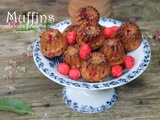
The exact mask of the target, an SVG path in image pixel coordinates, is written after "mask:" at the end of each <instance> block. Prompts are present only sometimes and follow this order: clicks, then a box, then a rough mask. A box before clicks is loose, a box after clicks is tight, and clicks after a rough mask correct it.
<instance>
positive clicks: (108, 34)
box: [104, 27, 113, 38]
mask: <svg viewBox="0 0 160 120" xmlns="http://www.w3.org/2000/svg"><path fill="white" fill-rule="evenodd" d="M104 34H105V37H106V38H113V32H112V30H111V28H110V27H107V28H105V29H104Z"/></svg>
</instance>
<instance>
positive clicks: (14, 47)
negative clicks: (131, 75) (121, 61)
mask: <svg viewBox="0 0 160 120" xmlns="http://www.w3.org/2000/svg"><path fill="white" fill-rule="evenodd" d="M67 6H68V1H66V0H47V1H46V0H39V1H37V0H32V2H31V1H29V2H24V1H19V0H10V1H8V2H5V0H1V2H0V24H1V25H5V24H6V14H7V12H8V11H12V12H13V11H16V12H17V13H19V14H22V13H23V12H25V11H38V12H39V13H41V14H45V15H49V14H53V15H54V16H55V20H56V21H55V23H56V22H59V21H62V20H65V19H68V18H69V15H68V12H67ZM110 17H111V18H114V19H117V20H120V21H123V22H124V21H129V20H130V19H136V23H137V25H138V26H139V27H140V29H141V31H142V34H143V35H145V34H146V33H152V32H153V31H154V30H155V29H158V28H160V1H159V0H140V1H139V0H112V14H111V16H110ZM13 31H14V30H13V29H4V28H3V29H2V28H1V29H0V66H1V67H0V71H1V72H0V97H15V98H19V99H21V100H24V101H25V102H26V103H28V104H29V105H30V106H31V107H32V108H33V110H34V112H35V116H30V115H19V114H16V113H13V112H6V111H0V120H81V119H87V120H159V119H160V114H159V112H160V95H159V92H160V87H159V86H160V82H159V80H160V66H159V60H160V57H159V56H160V51H159V47H158V46H159V45H158V46H155V44H154V42H153V39H152V38H147V40H148V42H149V43H150V46H151V51H152V57H151V61H150V64H149V66H148V68H147V69H146V71H145V72H144V73H143V74H142V75H140V76H139V77H138V78H137V79H135V80H134V81H132V82H130V83H128V84H126V85H123V86H121V87H118V88H117V90H118V92H119V96H118V101H117V102H116V103H115V105H114V106H113V107H112V108H111V109H109V110H107V111H105V112H102V113H97V114H82V113H78V112H76V111H74V110H72V109H70V108H69V107H68V106H67V105H66V104H65V103H64V101H63V100H62V95H61V91H62V87H63V86H61V85H59V84H56V83H55V82H52V81H51V80H49V79H48V78H46V77H45V76H44V75H43V74H42V73H41V72H40V71H39V70H38V69H37V67H36V66H35V64H34V61H33V59H32V57H23V56H21V54H22V52H23V51H25V50H26V48H27V45H28V44H29V43H32V42H34V41H35V40H36V39H37V38H38V37H39V35H40V33H41V32H42V31H40V32H37V33H33V32H29V33H27V32H24V33H14V32H13ZM145 36H146V35H145ZM159 44H160V43H159ZM9 59H17V61H19V62H20V66H22V67H25V68H26V72H25V73H15V75H16V76H15V78H14V79H13V83H7V82H6V80H4V78H3V75H4V73H5V71H4V68H5V67H6V66H7V64H8V60H9ZM9 86H14V87H15V88H16V90H15V92H14V93H13V94H9V91H10V90H9V89H8V87H9Z"/></svg>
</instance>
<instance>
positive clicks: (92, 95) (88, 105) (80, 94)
mask: <svg viewBox="0 0 160 120" xmlns="http://www.w3.org/2000/svg"><path fill="white" fill-rule="evenodd" d="M62 95H63V100H64V102H65V103H66V104H67V105H68V106H69V107H70V108H72V109H74V110H76V111H78V112H81V113H98V112H103V111H104V110H107V109H109V108H110V107H112V106H113V105H114V103H115V102H116V100H117V96H118V94H117V92H116V90H115V89H114V88H111V89H104V90H85V89H77V88H72V87H64V88H63V91H62Z"/></svg>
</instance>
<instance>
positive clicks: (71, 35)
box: [67, 32, 76, 44]
mask: <svg viewBox="0 0 160 120" xmlns="http://www.w3.org/2000/svg"><path fill="white" fill-rule="evenodd" d="M75 41H76V33H75V32H69V33H68V34H67V42H68V44H74V43H75Z"/></svg>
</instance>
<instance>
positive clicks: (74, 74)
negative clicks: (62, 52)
mask: <svg viewBox="0 0 160 120" xmlns="http://www.w3.org/2000/svg"><path fill="white" fill-rule="evenodd" d="M69 77H70V78H72V79H73V80H77V79H79V78H80V77H81V73H80V71H79V70H78V69H77V68H72V69H71V70H70V71H69Z"/></svg>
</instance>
